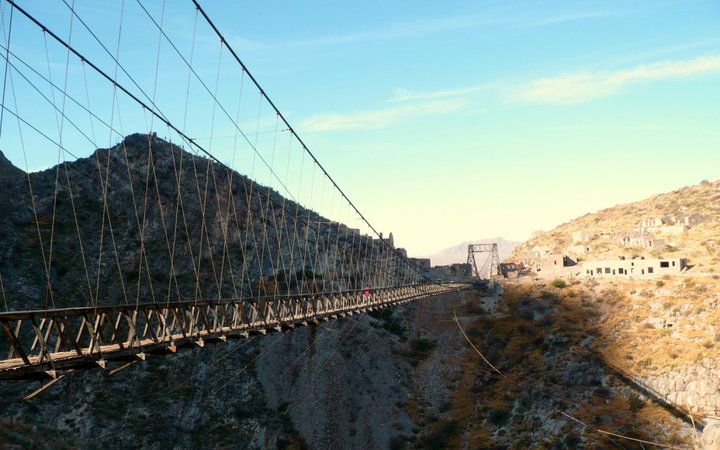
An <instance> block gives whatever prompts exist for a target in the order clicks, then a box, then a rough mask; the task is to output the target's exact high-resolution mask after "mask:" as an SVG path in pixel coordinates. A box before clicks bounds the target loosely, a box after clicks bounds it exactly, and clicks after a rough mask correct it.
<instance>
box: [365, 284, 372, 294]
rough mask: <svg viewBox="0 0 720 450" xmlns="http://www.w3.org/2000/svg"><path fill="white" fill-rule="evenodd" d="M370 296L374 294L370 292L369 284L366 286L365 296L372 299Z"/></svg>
mask: <svg viewBox="0 0 720 450" xmlns="http://www.w3.org/2000/svg"><path fill="white" fill-rule="evenodd" d="M370 294H372V292H371V291H370V285H369V284H368V285H367V286H365V290H364V291H363V296H364V297H370Z"/></svg>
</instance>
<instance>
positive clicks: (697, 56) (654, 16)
mask: <svg viewBox="0 0 720 450" xmlns="http://www.w3.org/2000/svg"><path fill="white" fill-rule="evenodd" d="M68 2H70V0H68ZM21 4H22V5H25V6H27V9H28V10H29V11H31V12H32V13H33V14H37V15H38V17H39V18H42V20H44V21H46V22H47V23H48V25H49V26H50V28H51V29H53V30H57V32H58V34H59V35H60V36H63V37H68V36H70V34H69V14H68V9H67V7H66V6H65V5H64V4H63V3H62V2H61V1H53V0H48V1H42V2H41V1H25V2H21ZM142 4H143V5H144V6H145V7H146V8H147V9H148V10H149V11H150V12H151V14H154V15H155V17H156V18H160V17H161V15H162V17H163V19H162V20H163V24H164V26H165V27H167V30H168V33H169V34H170V35H172V37H173V40H174V41H175V42H176V43H177V46H178V48H179V49H181V51H182V52H185V54H186V55H189V52H190V48H191V47H192V44H193V42H195V44H194V45H195V50H194V62H195V64H196V65H197V68H198V72H199V73H200V75H201V77H203V78H204V79H205V80H206V81H207V85H208V86H210V89H212V86H214V82H215V79H216V77H217V76H218V74H220V77H219V79H220V80H221V82H220V83H219V88H218V91H217V92H218V96H219V97H220V98H222V99H223V100H225V99H227V104H228V105H233V104H236V103H238V100H236V99H235V97H238V98H239V96H238V94H237V93H236V92H235V91H233V89H235V88H236V87H237V86H238V80H239V79H240V72H239V71H238V69H237V67H236V66H235V65H234V64H233V63H232V62H231V60H230V58H229V57H228V55H227V54H224V55H223V56H222V57H221V58H222V59H221V62H220V64H218V55H219V53H218V49H219V44H218V42H217V41H216V40H215V38H214V36H213V35H212V34H211V33H210V32H209V30H208V29H207V27H206V26H204V27H203V25H204V24H203V23H201V22H199V25H198V26H197V27H195V26H194V17H195V13H194V10H193V8H192V5H191V4H190V2H189V1H187V2H186V1H173V2H167V4H166V6H165V11H164V13H161V11H162V7H163V3H162V2H160V1H150V0H143V1H142ZM203 4H204V5H205V8H206V10H207V12H208V14H209V15H210V16H211V17H213V18H214V20H215V21H216V23H217V25H218V26H219V28H220V29H221V30H222V31H223V32H224V33H225V34H226V37H227V38H228V40H229V41H230V43H231V44H232V45H233V46H234V48H235V49H236V50H237V52H238V53H239V54H240V56H241V58H243V60H244V61H245V63H246V64H247V65H248V67H249V68H250V70H251V71H252V72H253V73H254V75H255V76H256V78H258V80H259V81H260V83H261V84H262V85H263V87H264V88H265V90H266V91H267V92H268V94H269V96H270V97H271V98H272V99H273V100H274V101H275V103H276V104H277V105H278V107H279V108H280V109H281V110H282V111H283V113H284V114H286V115H287V117H288V118H289V120H290V122H291V123H292V124H293V126H294V127H295V128H296V129H297V130H298V132H299V134H300V136H301V137H302V138H303V139H304V141H305V142H306V143H307V144H308V146H309V147H310V148H311V149H312V150H313V151H314V152H315V154H316V155H317V156H318V158H319V159H320V161H321V162H322V163H323V164H324V165H325V167H326V168H327V169H328V170H329V172H330V173H331V174H332V175H333V176H334V177H335V179H336V180H337V181H338V183H339V184H340V186H341V187H342V188H343V189H344V190H345V191H346V192H347V194H348V195H349V197H350V198H351V199H352V200H353V201H355V202H356V204H357V205H358V206H359V207H360V209H361V210H362V211H363V213H365V214H366V216H367V217H368V218H369V219H370V221H371V222H372V223H373V224H374V225H376V227H377V228H378V229H380V230H382V231H386V232H387V231H393V232H394V235H395V238H396V242H397V243H398V244H399V245H402V246H405V247H407V248H408V250H409V251H410V253H411V254H415V255H423V254H430V253H433V252H435V251H437V250H439V249H442V248H444V247H448V246H451V245H454V244H457V243H459V242H461V241H465V240H471V239H479V238H484V237H491V236H496V235H500V236H504V237H506V238H510V239H518V240H522V239H525V238H527V237H528V236H529V234H530V233H531V232H533V231H535V230H538V229H549V228H551V227H553V226H555V225H557V224H559V223H562V222H565V221H567V220H570V219H572V218H574V217H576V216H579V215H582V214H584V213H587V212H592V211H595V210H597V209H600V208H603V207H608V206H612V205H614V204H618V203H624V202H628V201H633V200H639V199H641V198H644V197H647V196H650V195H652V194H655V193H659V192H663V191H668V190H672V189H676V188H679V187H681V186H684V185H688V184H695V183H698V182H700V181H701V180H703V179H716V178H718V177H719V173H720V170H719V168H720V2H717V1H652V2H650V1H648V2H633V3H630V2H622V1H604V2H571V1H565V2H563V1H558V2H547V1H543V2H499V1H498V2H476V1H473V2H470V1H468V2H430V1H413V2H408V1H406V2H302V3H300V2H275V3H272V4H268V2H231V1H212V2H211V1H205V2H203ZM76 8H77V11H78V13H79V15H80V16H81V17H84V18H86V19H88V21H89V22H92V24H93V25H92V26H93V27H95V30H96V31H97V33H98V36H99V37H100V38H101V39H102V40H103V41H104V42H106V43H107V44H108V46H109V47H110V48H112V49H115V42H116V40H117V29H118V24H119V19H118V18H119V10H120V3H119V2H89V1H80V0H78V1H76ZM123 14H124V16H123V17H124V20H123V33H122V39H121V41H122V43H121V52H120V60H121V63H122V64H127V67H128V68H129V71H130V72H131V74H132V75H133V77H134V79H136V80H138V81H139V84H140V85H142V86H144V89H145V91H146V92H147V93H148V94H149V95H151V96H152V95H153V94H152V92H153V91H155V99H156V102H157V104H158V105H162V108H163V111H165V112H166V113H167V114H168V116H172V117H171V119H172V120H173V121H174V122H177V123H181V122H185V123H186V126H187V130H188V132H189V133H191V136H193V137H208V136H210V134H211V133H212V134H213V135H214V136H215V139H213V140H212V142H211V141H210V140H206V141H204V142H207V143H208V144H209V145H211V147H212V149H213V153H216V154H217V155H218V156H219V157H220V158H221V159H223V160H224V161H229V160H230V159H231V158H232V157H231V154H230V146H231V144H230V142H231V141H232V139H229V138H226V137H225V136H230V135H233V134H234V131H235V127H234V126H232V124H231V123H230V122H229V121H226V123H221V122H220V119H212V120H210V119H209V118H210V117H212V106H211V103H209V102H208V101H207V98H204V97H203V96H202V95H200V94H195V92H199V91H202V89H201V86H199V85H197V83H195V82H193V84H192V92H193V94H192V95H191V97H190V99H189V100H188V104H189V109H190V112H189V117H188V118H187V119H185V118H184V106H185V100H186V96H185V84H186V82H187V70H186V69H185V68H184V67H183V66H182V64H181V63H180V61H179V60H177V58H175V60H173V55H172V51H171V49H170V48H169V46H168V45H166V44H164V43H163V44H161V49H160V54H161V57H160V64H159V66H160V67H161V70H160V72H159V74H160V75H159V82H158V84H157V85H155V87H153V85H154V73H155V62H156V60H157V42H158V37H159V36H158V32H157V30H156V29H153V28H152V26H151V24H149V23H148V21H147V17H145V16H144V15H143V14H144V13H142V11H141V10H140V9H139V6H138V2H137V1H135V0H126V2H125V6H124V11H123ZM8 20H9V10H8V5H7V3H4V2H3V21H4V22H3V23H4V27H3V30H4V35H5V36H6V35H7V31H6V30H7V26H8ZM14 20H15V22H14V25H13V27H14V29H13V39H12V40H11V49H13V51H17V53H18V54H22V55H25V56H24V58H25V59H26V60H27V61H29V62H31V63H32V64H33V65H35V67H36V68H38V70H44V72H43V73H47V72H48V67H47V66H48V64H47V61H48V60H49V61H50V63H51V64H50V65H49V66H50V67H51V69H50V73H52V75H53V79H54V80H55V81H56V82H62V81H64V75H65V66H66V65H65V60H66V59H65V58H66V54H65V53H64V51H63V50H62V49H61V48H59V47H57V48H56V46H54V44H53V43H50V45H49V50H48V53H47V54H46V53H45V50H44V43H43V38H42V34H41V33H39V32H38V31H37V30H36V29H33V26H31V25H30V24H28V23H27V21H26V20H25V21H24V22H23V20H22V18H19V16H16V17H15V18H14ZM73 26H74V29H73V34H72V42H74V43H75V44H76V45H77V46H78V47H79V48H82V49H83V51H84V52H86V53H87V54H88V56H89V59H91V60H93V61H97V63H98V65H100V66H101V67H103V68H104V69H106V70H108V71H109V72H111V73H112V71H113V69H114V66H113V63H112V60H111V59H110V58H109V57H108V56H107V55H106V54H104V53H103V51H102V50H101V49H100V47H99V46H98V45H96V44H93V43H92V40H91V39H90V38H89V37H88V36H87V33H86V34H85V35H84V34H83V30H82V29H81V27H80V26H79V24H78V23H77V22H75V23H74V25H73ZM193 29H195V33H193ZM193 35H194V36H195V38H194V39H193ZM3 42H6V38H3ZM3 45H5V44H4V43H3ZM2 62H4V61H2ZM43 64H45V65H43ZM130 68H131V69H130ZM85 70H86V71H87V68H85ZM68 74H69V75H68V80H69V81H68V91H69V92H75V94H76V95H77V96H78V97H79V98H83V99H85V98H86V97H87V98H89V99H90V100H91V101H92V104H93V109H99V110H103V111H105V114H104V116H103V117H108V116H109V112H110V111H111V110H112V106H111V105H110V101H111V99H112V90H111V87H109V86H107V83H105V82H104V81H103V80H101V79H100V78H99V77H96V76H94V75H93V74H92V73H87V72H86V74H85V77H83V67H82V64H81V63H79V62H78V61H74V62H73V61H71V64H70V65H69V66H68ZM119 78H120V79H121V82H122V81H123V80H124V82H125V83H128V84H129V83H130V82H129V80H128V79H127V77H124V76H123V74H122V73H121V74H120V75H119ZM85 79H88V83H87V84H88V88H87V91H85V83H84V80H85ZM13 81H14V84H15V85H16V86H17V87H16V96H18V95H19V96H20V97H22V98H23V99H24V98H25V97H24V96H27V98H28V99H30V98H31V97H32V94H33V92H32V89H31V88H30V87H29V86H23V85H22V83H21V81H22V80H20V79H19V75H17V74H16V75H15V78H14V79H13ZM47 92H50V91H49V90H48V91H47ZM243 95H244V97H242V98H241V100H240V104H241V113H240V115H239V117H241V120H240V121H239V122H238V123H239V124H240V127H242V128H244V129H245V130H246V131H247V130H250V133H251V134H252V132H258V131H260V130H262V131H260V132H259V133H258V147H261V148H265V149H269V148H274V147H273V144H272V142H271V140H272V137H273V136H275V137H277V135H278V133H277V132H276V131H274V119H273V116H272V114H268V109H267V108H266V107H265V106H262V105H261V106H260V114H259V115H258V112H257V111H258V106H257V105H258V103H257V100H256V101H255V102H254V103H253V102H251V101H249V100H247V99H249V98H251V96H252V95H256V94H253V93H251V91H250V90H246V91H244V94H243ZM118 102H120V103H121V106H119V107H117V108H118V114H117V115H120V116H122V120H123V126H122V131H123V132H127V133H129V132H130V131H146V130H147V129H148V128H149V127H151V124H150V123H149V118H148V117H147V114H143V113H142V112H141V111H139V110H138V109H137V108H136V107H134V106H133V105H132V104H131V103H132V102H128V101H127V100H124V99H123V100H119V101H118ZM243 102H245V103H243ZM261 103H262V102H261ZM18 105H20V107H22V108H23V109H24V111H26V112H25V114H28V115H30V116H31V117H33V119H34V120H35V121H36V124H37V125H38V127H41V128H43V129H53V127H54V128H56V129H57V128H58V127H57V123H56V122H57V121H56V119H55V118H54V117H53V115H48V114H47V111H46V112H45V113H44V112H43V111H44V110H43V107H42V102H38V103H37V104H35V103H33V101H32V100H27V101H25V100H18ZM45 109H47V107H46V108H45ZM121 109H122V110H121ZM230 109H231V108H228V110H230ZM232 109H233V110H234V108H232ZM67 113H68V116H70V115H71V113H74V114H76V116H77V117H81V116H82V114H83V111H81V110H79V109H77V110H72V109H71V108H70V107H69V106H68V110H67ZM216 114H219V113H218V112H217V111H216ZM258 117H261V118H258ZM5 120H6V121H7V120H8V118H7V117H6V118H5ZM78 120H80V119H78ZM86 122H87V120H86ZM210 128H212V132H211V131H210ZM56 131H57V130H56ZM266 131H267V134H265V132H266ZM64 133H65V135H64V139H63V140H64V142H65V143H66V144H67V146H68V147H72V148H73V149H76V151H74V153H77V154H78V156H86V155H87V154H89V152H90V147H91V146H90V145H89V144H88V142H85V143H83V142H82V139H80V138H79V137H78V136H75V137H74V138H73V137H72V136H71V134H70V132H69V131H67V130H66V131H65V132H64ZM98 133H99V130H98ZM17 134H18V130H17V126H16V127H15V128H13V127H12V125H7V122H6V125H5V128H4V129H3V136H2V142H1V143H0V147H1V149H2V150H3V152H5V153H6V154H7V155H8V157H9V158H10V159H11V160H13V162H16V164H18V165H19V166H20V167H22V168H25V165H24V163H23V162H22V159H23V154H22V151H21V150H20V145H19V141H18V140H17V138H16V137H14V136H16V135H17ZM25 134H28V137H27V138H26V140H27V141H29V142H26V144H25V146H26V148H27V147H31V146H37V147H39V146H42V145H45V146H47V141H45V144H43V143H42V140H41V139H40V138H37V140H36V141H32V140H31V139H32V138H31V137H30V136H29V134H30V133H29V132H27V133H25ZM56 134H57V133H56ZM161 134H162V130H161ZM113 139H115V141H117V140H118V139H117V136H115V137H113V136H110V135H109V133H108V132H107V131H105V132H104V137H103V138H102V139H100V138H97V139H96V140H97V141H101V142H102V145H103V146H106V145H109V143H110V142H111V141H112V140H113ZM263 140H265V141H263ZM262 142H265V144H264V145H265V147H263V146H262V145H260V144H261V143H262ZM37 147H33V148H37ZM290 148H292V144H290ZM290 151H291V150H288V154H289V152H290ZM28 155H29V156H30V161H29V162H28V165H27V167H28V168H29V169H30V170H37V169H39V168H43V167H48V166H49V165H51V164H52V163H53V159H54V158H55V159H56V158H57V151H56V150H55V151H52V150H49V151H47V152H29V151H28V150H26V152H25V156H26V157H27V156H28ZM47 155H50V156H49V157H48V156H47ZM53 155H54V156H53ZM248 155H250V156H248ZM251 155H252V152H247V154H246V156H244V157H243V156H237V158H236V159H233V161H235V162H234V163H233V164H234V167H235V168H237V169H238V170H240V171H241V172H244V173H251V174H253V176H254V177H255V178H258V179H259V180H260V181H264V179H265V178H263V177H265V176H267V177H269V178H267V179H268V180H270V179H271V178H272V177H270V175H267V174H265V175H262V174H260V172H258V173H256V172H255V170H256V169H254V168H253V167H254V166H252V163H251V160H250V158H251ZM268 155H269V153H265V156H266V157H267V158H268V161H269V160H270V159H272V160H273V161H275V159H276V156H277V155H276V154H275V153H274V152H273V153H272V156H268ZM66 157H68V158H71V157H70V156H66ZM242 158H245V159H242ZM280 159H281V158H279V157H278V158H277V160H278V161H280ZM286 159H287V158H286ZM297 162H298V161H296V160H293V164H295V163H297ZM273 164H274V163H271V164H270V165H273ZM277 165H278V167H280V163H279V162H278V163H277ZM276 169H277V168H276ZM290 176H292V175H290ZM293 182H294V181H293ZM291 184H292V183H291ZM305 184H307V183H305ZM299 196H300V197H302V195H299ZM305 198H310V194H307V195H305ZM313 201H314V202H317V200H313ZM313 201H310V202H309V203H310V206H313V207H316V209H321V210H322V209H324V208H327V207H328V205H327V202H328V201H327V200H324V202H325V205H314V204H313ZM328 214H330V212H328ZM331 215H333V216H334V217H336V218H338V219H340V220H346V219H351V216H352V215H350V214H349V213H347V212H340V210H338V211H337V212H335V213H334V214H331Z"/></svg>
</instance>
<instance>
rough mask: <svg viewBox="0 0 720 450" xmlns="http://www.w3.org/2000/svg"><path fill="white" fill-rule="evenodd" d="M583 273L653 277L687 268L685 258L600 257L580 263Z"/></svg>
mask: <svg viewBox="0 0 720 450" xmlns="http://www.w3.org/2000/svg"><path fill="white" fill-rule="evenodd" d="M582 266H583V273H584V274H585V275H587V276H590V277H613V276H616V277H617V276H624V277H635V276H640V277H654V276H660V275H665V274H671V273H681V272H683V271H684V270H686V269H687V267H688V265H687V259H686V258H674V259H645V258H643V257H640V258H632V259H626V258H624V257H621V258H619V259H612V260H609V259H600V260H595V261H586V262H584V263H583V264H582Z"/></svg>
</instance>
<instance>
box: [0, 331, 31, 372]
mask: <svg viewBox="0 0 720 450" xmlns="http://www.w3.org/2000/svg"><path fill="white" fill-rule="evenodd" d="M0 323H2V327H3V330H5V334H7V336H8V338H10V344H12V346H13V348H14V349H15V352H16V353H17V354H18V355H20V358H22V360H23V362H24V363H25V365H28V366H29V365H30V360H29V359H28V357H27V354H25V350H23V348H22V345H21V344H20V341H18V338H17V336H16V335H15V333H13V330H12V328H10V324H9V323H8V321H7V320H2V321H0Z"/></svg>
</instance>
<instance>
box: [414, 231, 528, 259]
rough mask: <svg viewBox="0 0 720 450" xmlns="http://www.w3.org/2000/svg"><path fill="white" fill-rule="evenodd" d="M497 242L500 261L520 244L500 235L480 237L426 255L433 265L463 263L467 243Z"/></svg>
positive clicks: (465, 256)
mask: <svg viewBox="0 0 720 450" xmlns="http://www.w3.org/2000/svg"><path fill="white" fill-rule="evenodd" d="M492 243H497V245H498V255H499V256H500V261H503V260H504V259H505V258H507V257H508V256H510V255H511V254H512V253H513V251H514V250H515V247H517V246H518V245H520V242H516V241H509V240H507V239H505V238H502V237H496V238H491V239H480V240H477V241H466V242H462V243H460V244H457V245H453V246H452V247H448V248H446V249H444V250H441V251H439V252H437V253H435V254H433V255H430V256H426V258H430V262H431V264H432V265H433V266H444V265H447V264H455V263H464V262H467V249H468V245H469V244H492Z"/></svg>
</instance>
